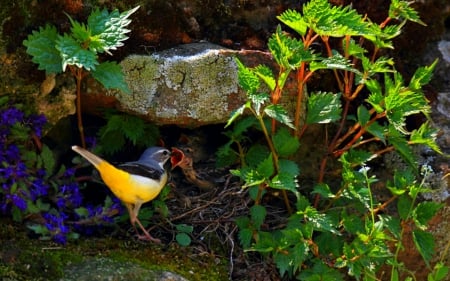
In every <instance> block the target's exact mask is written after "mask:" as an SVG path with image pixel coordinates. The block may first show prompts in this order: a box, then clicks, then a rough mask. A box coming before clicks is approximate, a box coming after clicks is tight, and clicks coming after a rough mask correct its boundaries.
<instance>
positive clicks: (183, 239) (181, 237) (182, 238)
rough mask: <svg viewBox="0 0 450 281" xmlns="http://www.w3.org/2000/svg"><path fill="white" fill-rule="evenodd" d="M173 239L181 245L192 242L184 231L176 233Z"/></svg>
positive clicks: (187, 244)
mask: <svg viewBox="0 0 450 281" xmlns="http://www.w3.org/2000/svg"><path fill="white" fill-rule="evenodd" d="M175 239H176V240H177V243H178V244H179V245H180V246H183V247H186V246H189V245H190V244H191V242H192V240H191V237H190V236H189V235H188V234H186V233H185V232H181V233H177V235H175Z"/></svg>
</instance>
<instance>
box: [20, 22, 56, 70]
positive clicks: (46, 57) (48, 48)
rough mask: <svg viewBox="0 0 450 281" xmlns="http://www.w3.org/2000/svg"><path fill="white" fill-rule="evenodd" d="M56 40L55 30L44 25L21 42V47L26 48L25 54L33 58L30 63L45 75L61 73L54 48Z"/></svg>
mask: <svg viewBox="0 0 450 281" xmlns="http://www.w3.org/2000/svg"><path fill="white" fill-rule="evenodd" d="M58 38H59V35H58V32H57V31H56V28H55V27H54V26H50V25H46V26H45V27H40V28H39V31H33V32H32V34H30V35H28V38H27V39H26V40H24V41H23V45H24V46H25V47H27V53H28V54H29V55H31V56H32V57H33V58H32V61H33V62H34V63H36V64H38V69H40V70H45V73H47V74H50V73H61V72H62V71H63V68H62V60H61V56H60V53H59V51H58V50H57V49H56V48H55V45H56V40H57V39H58Z"/></svg>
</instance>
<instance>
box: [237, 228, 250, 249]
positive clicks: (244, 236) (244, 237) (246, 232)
mask: <svg viewBox="0 0 450 281" xmlns="http://www.w3.org/2000/svg"><path fill="white" fill-rule="evenodd" d="M238 235H239V241H241V245H242V247H244V249H245V248H248V247H250V245H251V242H252V238H253V230H251V229H250V228H244V229H241V230H240V231H239V234H238Z"/></svg>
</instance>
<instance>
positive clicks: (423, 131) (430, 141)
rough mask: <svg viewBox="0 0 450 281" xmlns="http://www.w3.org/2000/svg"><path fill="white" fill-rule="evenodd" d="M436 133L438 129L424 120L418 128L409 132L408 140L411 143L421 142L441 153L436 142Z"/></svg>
mask: <svg viewBox="0 0 450 281" xmlns="http://www.w3.org/2000/svg"><path fill="white" fill-rule="evenodd" d="M438 133H439V129H437V128H433V127H432V125H431V123H430V122H425V123H423V124H422V125H420V127H419V129H416V130H413V131H412V132H411V137H410V139H409V142H410V143H411V144H423V145H426V146H428V147H429V148H431V149H433V150H434V151H436V152H438V153H442V151H441V149H440V148H439V146H438V144H437V143H436V139H437V136H438Z"/></svg>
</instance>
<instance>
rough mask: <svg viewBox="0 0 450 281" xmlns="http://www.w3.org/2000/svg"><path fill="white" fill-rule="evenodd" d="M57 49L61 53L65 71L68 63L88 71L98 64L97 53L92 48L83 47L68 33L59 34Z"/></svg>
mask: <svg viewBox="0 0 450 281" xmlns="http://www.w3.org/2000/svg"><path fill="white" fill-rule="evenodd" d="M56 49H57V50H58V51H59V52H60V54H61V58H62V69H63V71H66V67H67V66H68V65H74V66H76V67H78V68H84V69H86V70H88V71H91V70H94V69H95V66H96V65H98V61H97V55H96V54H95V53H94V52H92V51H90V50H86V49H83V48H82V47H81V46H80V44H79V43H78V42H77V41H76V40H75V39H73V38H72V37H70V36H69V35H67V34H65V35H64V36H59V38H58V40H57V41H56Z"/></svg>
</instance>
